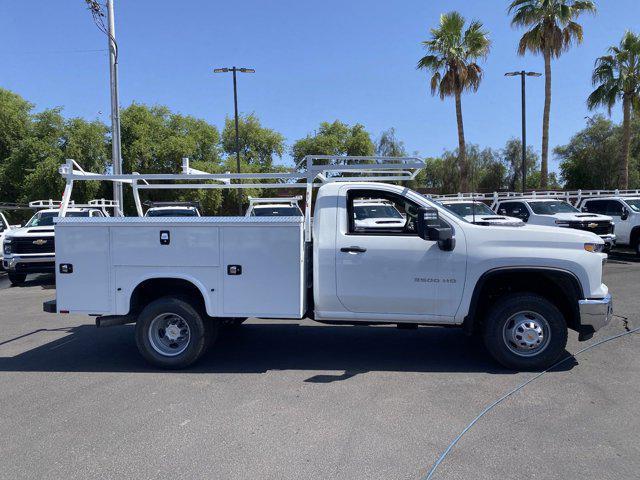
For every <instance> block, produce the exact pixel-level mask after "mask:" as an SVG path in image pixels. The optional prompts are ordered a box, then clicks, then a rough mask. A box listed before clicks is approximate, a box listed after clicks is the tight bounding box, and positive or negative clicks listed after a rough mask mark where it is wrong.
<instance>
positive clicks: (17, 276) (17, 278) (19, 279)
mask: <svg viewBox="0 0 640 480" xmlns="http://www.w3.org/2000/svg"><path fill="white" fill-rule="evenodd" d="M8 276H9V282H11V285H13V286H14V287H15V286H18V285H22V284H23V283H24V281H25V280H26V279H27V274H26V273H13V272H9V274H8Z"/></svg>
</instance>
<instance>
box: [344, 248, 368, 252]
mask: <svg viewBox="0 0 640 480" xmlns="http://www.w3.org/2000/svg"><path fill="white" fill-rule="evenodd" d="M340 251H341V252H345V253H364V252H366V251H367V249H366V248H362V247H342V248H341V249H340Z"/></svg>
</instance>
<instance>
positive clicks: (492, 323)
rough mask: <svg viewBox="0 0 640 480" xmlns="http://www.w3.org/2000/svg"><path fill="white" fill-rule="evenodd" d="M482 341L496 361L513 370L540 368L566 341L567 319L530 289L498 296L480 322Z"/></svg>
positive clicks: (557, 355)
mask: <svg viewBox="0 0 640 480" xmlns="http://www.w3.org/2000/svg"><path fill="white" fill-rule="evenodd" d="M484 343H485V346H486V348H487V350H489V353H490V354H491V355H492V356H493V358H495V359H496V360H497V361H498V362H500V363H501V364H502V365H504V366H505V367H507V368H510V369H514V370H543V369H545V368H549V367H550V366H551V365H553V364H554V363H555V362H556V361H557V360H558V359H559V358H560V355H562V352H564V349H565V347H566V345H567V323H566V321H565V319H564V316H563V315H562V313H560V311H559V310H558V308H557V307H556V306H555V305H554V304H553V303H551V302H550V301H549V300H547V299H546V298H544V297H542V296H540V295H536V294H533V293H519V294H513V295H507V296H505V297H502V298H500V299H498V301H497V302H496V303H495V305H494V306H493V307H492V308H491V310H490V311H489V312H488V314H487V317H486V319H485V324H484Z"/></svg>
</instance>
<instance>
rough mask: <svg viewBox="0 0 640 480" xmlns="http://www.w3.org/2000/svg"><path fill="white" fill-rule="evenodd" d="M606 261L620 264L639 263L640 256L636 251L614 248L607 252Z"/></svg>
mask: <svg viewBox="0 0 640 480" xmlns="http://www.w3.org/2000/svg"><path fill="white" fill-rule="evenodd" d="M607 262H608V263H616V264H622V265H628V264H630V263H640V256H638V255H636V253H635V252H633V251H631V250H629V251H626V250H622V251H619V250H614V251H612V252H609V258H608V259H607Z"/></svg>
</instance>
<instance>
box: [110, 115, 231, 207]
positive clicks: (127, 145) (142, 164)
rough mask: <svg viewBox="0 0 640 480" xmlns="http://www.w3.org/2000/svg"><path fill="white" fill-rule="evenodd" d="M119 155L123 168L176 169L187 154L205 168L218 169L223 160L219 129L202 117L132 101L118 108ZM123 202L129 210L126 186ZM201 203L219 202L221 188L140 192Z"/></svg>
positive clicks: (146, 170)
mask: <svg viewBox="0 0 640 480" xmlns="http://www.w3.org/2000/svg"><path fill="white" fill-rule="evenodd" d="M121 123H122V126H121V131H122V157H123V160H124V171H126V172H144V173H178V172H180V171H181V165H182V158H184V157H188V158H189V159H191V160H193V161H194V162H198V164H199V165H201V166H206V167H207V168H206V170H207V171H211V172H215V171H219V170H220V167H221V163H222V157H221V151H220V134H219V132H218V129H217V128H216V127H214V126H212V125H209V124H208V123H207V122H205V121H204V120H200V119H196V118H194V117H191V116H185V115H180V114H176V113H172V112H171V111H170V110H169V109H168V108H167V107H165V106H158V105H156V106H152V107H149V106H147V105H142V104H138V103H132V104H131V105H130V106H129V107H127V108H125V109H123V110H122V112H121ZM124 192H125V203H126V206H127V210H128V211H131V208H132V205H133V203H132V202H133V200H132V196H131V192H130V190H129V189H125V190H124ZM194 195H195V196H197V197H198V199H199V200H200V201H201V203H202V204H203V205H207V206H208V207H215V208H217V207H219V206H220V205H222V195H223V194H222V193H221V191H220V190H202V191H198V192H197V193H195V194H194V192H192V191H187V190H179V191H176V190H162V191H160V190H152V191H150V192H146V193H145V194H144V195H143V198H144V199H149V200H156V201H157V200H165V201H171V200H193V197H194Z"/></svg>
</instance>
